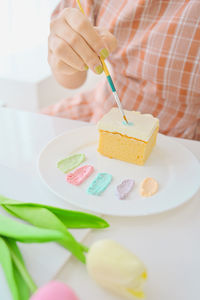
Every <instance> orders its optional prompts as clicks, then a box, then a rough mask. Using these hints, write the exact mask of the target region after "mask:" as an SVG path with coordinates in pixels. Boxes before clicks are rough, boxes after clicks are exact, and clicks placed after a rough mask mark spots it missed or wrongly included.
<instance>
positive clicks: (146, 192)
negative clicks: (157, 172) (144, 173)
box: [140, 177, 158, 197]
mask: <svg viewBox="0 0 200 300" xmlns="http://www.w3.org/2000/svg"><path fill="white" fill-rule="evenodd" d="M157 191H158V182H157V181H156V180H155V179H154V178H152V177H147V178H145V179H144V180H143V181H142V182H141V184H140V195H141V196H143V197H150V196H152V195H154V194H155V193H157Z"/></svg>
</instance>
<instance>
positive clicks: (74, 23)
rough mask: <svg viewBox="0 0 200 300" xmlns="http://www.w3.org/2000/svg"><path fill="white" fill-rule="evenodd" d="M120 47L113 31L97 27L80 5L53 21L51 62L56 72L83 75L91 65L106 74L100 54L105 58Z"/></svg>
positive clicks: (95, 70) (97, 71) (98, 72)
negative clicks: (82, 11)
mask: <svg viewBox="0 0 200 300" xmlns="http://www.w3.org/2000/svg"><path fill="white" fill-rule="evenodd" d="M116 46H117V42H116V39H115V37H114V36H113V35H112V34H111V33H110V32H109V31H107V30H106V29H101V28H97V27H93V26H92V24H91V23H90V22H89V20H88V18H87V17H86V16H84V15H83V14H82V13H81V12H80V11H79V10H78V9H76V8H65V9H64V10H63V11H62V12H61V13H60V14H59V15H58V16H57V17H56V18H54V19H53V20H52V21H51V25H50V36H49V53H48V61H49V64H50V66H51V68H52V71H53V72H54V74H56V73H57V74H59V76H61V77H62V75H64V76H66V75H68V76H70V75H75V74H76V75H77V76H78V77H83V76H82V75H81V73H82V72H84V73H85V71H86V70H87V69H88V67H89V68H90V69H91V70H92V71H94V72H95V73H96V74H100V73H102V72H103V68H102V64H101V61H100V58H99V56H100V57H101V58H104V59H105V58H106V57H108V55H109V52H112V51H114V50H115V48H116ZM84 76H85V75H84ZM73 78H74V79H76V77H74V76H73ZM77 80H78V78H77Z"/></svg>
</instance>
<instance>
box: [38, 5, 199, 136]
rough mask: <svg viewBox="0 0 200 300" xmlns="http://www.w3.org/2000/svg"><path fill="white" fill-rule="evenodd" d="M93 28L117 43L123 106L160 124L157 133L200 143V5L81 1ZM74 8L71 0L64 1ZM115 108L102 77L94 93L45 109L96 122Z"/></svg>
mask: <svg viewBox="0 0 200 300" xmlns="http://www.w3.org/2000/svg"><path fill="white" fill-rule="evenodd" d="M81 3H82V5H83V8H84V10H85V12H86V14H87V15H88V17H89V18H90V20H91V22H92V24H93V25H95V26H99V27H105V28H107V29H108V30H110V31H111V32H112V33H113V34H114V35H115V36H116V38H117V40H118V48H117V50H116V51H115V52H114V53H113V54H112V55H110V57H109V59H108V60H109V62H110V63H111V66H112V71H111V73H112V76H113V79H114V83H115V86H116V89H117V92H118V94H119V97H120V99H121V102H122V105H123V107H124V108H125V109H128V110H138V111H140V112H142V113H150V114H152V115H153V116H155V117H157V118H159V120H160V132H161V133H164V134H167V135H171V136H177V137H183V138H189V139H196V140H200V1H199V0H196V1H195V0H193V1H192V0H187V1H184V0H176V1H174V0H151V1H148V0H129V1H128V0H118V1H117V0H82V1H81ZM68 6H71V7H76V1H75V0H66V1H62V2H61V3H60V4H59V5H58V7H57V8H56V10H55V11H54V15H55V14H58V13H59V12H60V11H61V10H62V9H63V8H64V7H68ZM113 106H115V102H114V99H113V95H112V93H111V91H110V87H109V85H108V83H107V81H106V79H104V80H103V81H102V82H100V84H99V86H98V87H96V88H95V89H94V90H92V91H89V92H86V93H83V94H80V95H76V96H75V97H71V98H68V99H64V100H62V101H61V102H59V103H57V104H56V105H53V106H51V107H48V108H47V109H46V110H45V111H44V112H45V113H47V114H50V115H55V116H59V117H66V118H71V119H79V120H83V121H91V122H97V121H98V120H99V119H100V118H101V117H102V115H103V114H104V113H106V112H107V111H108V110H110V108H111V107H113Z"/></svg>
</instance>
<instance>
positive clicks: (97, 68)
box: [94, 65, 103, 74]
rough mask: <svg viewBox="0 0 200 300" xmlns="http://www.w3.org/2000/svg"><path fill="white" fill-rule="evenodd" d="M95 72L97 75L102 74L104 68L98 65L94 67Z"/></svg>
mask: <svg viewBox="0 0 200 300" xmlns="http://www.w3.org/2000/svg"><path fill="white" fill-rule="evenodd" d="M94 70H95V72H96V73H97V74H101V73H102V72H103V67H102V66H101V65H97V66H96V67H94Z"/></svg>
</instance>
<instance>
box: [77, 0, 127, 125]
mask: <svg viewBox="0 0 200 300" xmlns="http://www.w3.org/2000/svg"><path fill="white" fill-rule="evenodd" d="M76 2H77V4H78V6H79V9H80V11H81V12H82V13H83V14H84V10H83V8H82V6H81V3H80V0H76ZM100 60H101V63H102V66H103V70H104V73H105V75H106V78H107V80H108V83H109V85H110V87H111V89H112V93H113V96H114V98H115V101H116V103H117V106H118V108H119V110H120V112H121V114H122V116H123V119H124V120H125V122H126V123H127V124H128V121H127V118H126V116H125V113H124V111H123V108H122V105H121V102H120V99H119V96H118V94H117V91H116V88H115V86H114V83H113V81H112V78H111V76H110V73H109V71H108V68H107V66H106V63H105V61H104V59H103V58H101V57H100Z"/></svg>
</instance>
